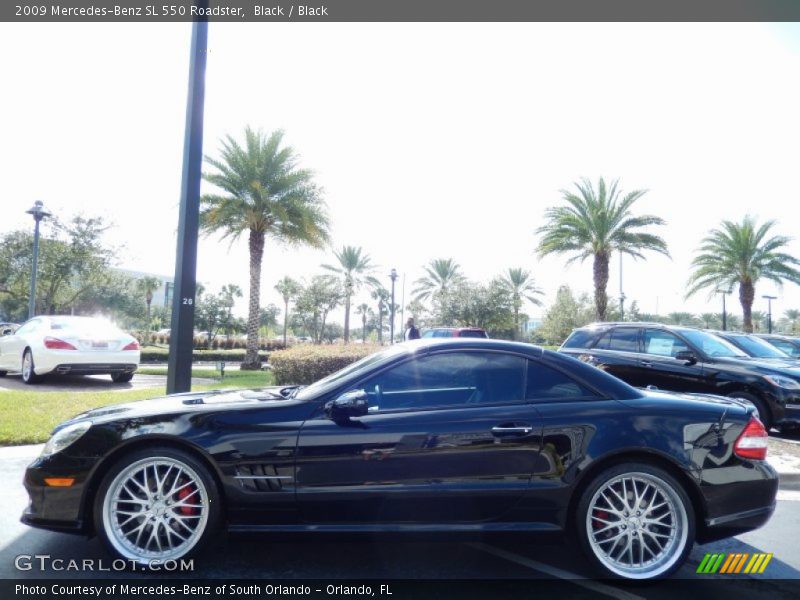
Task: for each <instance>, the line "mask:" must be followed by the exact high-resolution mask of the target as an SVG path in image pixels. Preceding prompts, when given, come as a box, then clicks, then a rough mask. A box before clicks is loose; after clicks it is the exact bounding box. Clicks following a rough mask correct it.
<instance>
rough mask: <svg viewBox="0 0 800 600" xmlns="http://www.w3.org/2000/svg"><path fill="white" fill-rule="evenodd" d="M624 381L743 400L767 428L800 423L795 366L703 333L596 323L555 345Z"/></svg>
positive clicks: (657, 325) (657, 326)
mask: <svg viewBox="0 0 800 600" xmlns="http://www.w3.org/2000/svg"><path fill="white" fill-rule="evenodd" d="M559 351H560V352H563V353H565V354H570V355H572V356H575V357H577V358H580V359H581V360H584V361H586V362H590V363H592V364H594V365H596V366H598V367H600V368H602V369H603V370H605V371H608V372H609V373H611V374H612V375H616V376H617V377H619V378H620V379H622V380H623V381H626V382H627V383H629V384H631V385H634V386H637V387H647V386H654V387H657V388H659V389H663V390H670V391H675V392H688V393H703V394H716V395H720V396H728V397H731V398H742V399H744V400H748V401H749V402H751V403H752V404H754V405H755V407H756V408H757V410H758V413H759V418H760V419H761V421H762V422H763V423H764V425H765V426H766V427H767V429H769V428H770V427H771V426H775V427H778V428H789V427H796V426H798V425H800V368H792V367H790V366H788V365H783V364H779V363H774V362H768V361H764V360H760V359H758V358H752V357H750V356H748V355H747V354H746V353H745V352H743V351H742V350H740V349H739V348H737V347H736V346H734V345H733V344H731V343H729V342H727V341H725V340H723V339H722V338H720V337H719V336H716V335H714V334H712V333H709V332H707V331H702V330H700V329H694V328H691V327H672V326H669V325H663V324H661V323H596V324H593V325H588V326H586V327H582V328H580V329H576V330H575V331H573V332H572V334H571V335H570V336H569V337H568V338H567V340H566V341H565V342H564V344H563V345H562V346H561V348H560V349H559Z"/></svg>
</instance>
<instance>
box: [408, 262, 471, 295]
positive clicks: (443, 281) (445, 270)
mask: <svg viewBox="0 0 800 600" xmlns="http://www.w3.org/2000/svg"><path fill="white" fill-rule="evenodd" d="M424 269H425V273H426V275H425V276H424V277H420V278H419V279H417V280H416V281H415V282H414V285H415V286H416V287H415V288H414V290H413V291H412V293H413V294H414V299H415V300H427V299H429V298H433V297H435V296H439V297H440V298H441V297H443V296H445V295H446V294H447V290H448V289H450V288H452V287H453V285H456V284H458V283H461V282H462V281H464V276H463V275H462V274H461V267H460V266H459V264H458V263H457V262H456V261H454V260H453V259H452V258H436V259H434V260H432V261H431V262H429V263H428V264H427V265H425V267H424Z"/></svg>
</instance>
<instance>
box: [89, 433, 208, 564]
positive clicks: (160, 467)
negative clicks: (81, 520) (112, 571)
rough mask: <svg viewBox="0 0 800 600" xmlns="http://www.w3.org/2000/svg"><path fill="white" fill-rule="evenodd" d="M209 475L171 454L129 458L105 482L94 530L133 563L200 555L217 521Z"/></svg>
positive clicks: (161, 451) (151, 452) (162, 451)
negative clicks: (199, 552) (194, 554)
mask: <svg viewBox="0 0 800 600" xmlns="http://www.w3.org/2000/svg"><path fill="white" fill-rule="evenodd" d="M219 499H220V496H219V491H218V490H217V485H216V483H215V482H214V478H213V477H212V476H211V474H210V473H209V472H208V469H207V468H206V467H205V466H204V465H203V464H202V463H201V462H200V461H199V460H197V459H196V458H195V457H193V456H192V455H190V454H188V453H186V452H183V451H181V450H177V449H174V448H150V449H147V450H140V451H136V452H133V453H131V454H129V455H127V456H126V457H124V458H123V459H122V460H120V461H119V462H118V463H116V464H115V465H114V466H113V467H112V468H111V470H110V471H109V472H108V473H107V474H106V476H105V477H104V478H103V481H102V482H101V484H100V488H99V489H98V492H97V496H96V497H95V502H94V525H95V530H96V531H97V532H98V533H99V534H100V536H101V538H102V539H103V541H104V542H105V544H106V546H107V547H108V548H109V549H110V550H111V551H112V552H113V553H114V554H116V555H117V556H120V557H122V558H124V559H127V560H132V561H136V562H137V563H141V564H146V563H148V562H149V561H153V560H158V561H162V562H163V561H165V560H176V559H179V558H182V557H185V556H187V555H189V554H193V553H195V552H197V551H198V550H200V548H201V547H202V546H203V544H204V543H205V542H206V541H208V539H209V538H210V537H212V536H213V535H214V533H215V532H216V529H217V527H218V525H219V521H220V502H219Z"/></svg>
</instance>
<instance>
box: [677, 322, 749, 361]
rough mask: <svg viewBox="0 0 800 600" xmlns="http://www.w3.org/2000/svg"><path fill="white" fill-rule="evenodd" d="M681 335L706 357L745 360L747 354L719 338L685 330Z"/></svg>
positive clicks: (701, 332) (693, 330)
mask: <svg viewBox="0 0 800 600" xmlns="http://www.w3.org/2000/svg"><path fill="white" fill-rule="evenodd" d="M681 334H682V335H683V336H684V337H685V338H686V339H688V340H689V341H690V342H691V343H692V344H694V345H695V346H697V347H698V348H699V349H700V350H701V351H702V352H703V353H704V354H705V355H706V356H715V357H717V356H719V357H730V358H745V357H747V354H746V353H745V352H743V351H742V350H739V348H737V347H736V346H734V345H733V344H731V343H730V342H726V341H725V340H723V339H722V338H721V337H718V336H716V335H714V334H712V333H707V332H705V331H698V330H697V329H685V330H682V331H681Z"/></svg>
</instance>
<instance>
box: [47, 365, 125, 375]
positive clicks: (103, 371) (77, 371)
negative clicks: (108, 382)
mask: <svg viewBox="0 0 800 600" xmlns="http://www.w3.org/2000/svg"><path fill="white" fill-rule="evenodd" d="M138 368H139V365H136V364H133V363H112V362H108V363H99V362H98V363H62V364H58V365H55V366H54V367H53V368H52V369H51V370H50V373H56V374H58V375H109V374H116V373H134V372H135V371H136V369H138ZM36 371H37V372H38V371H39V369H36Z"/></svg>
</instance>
